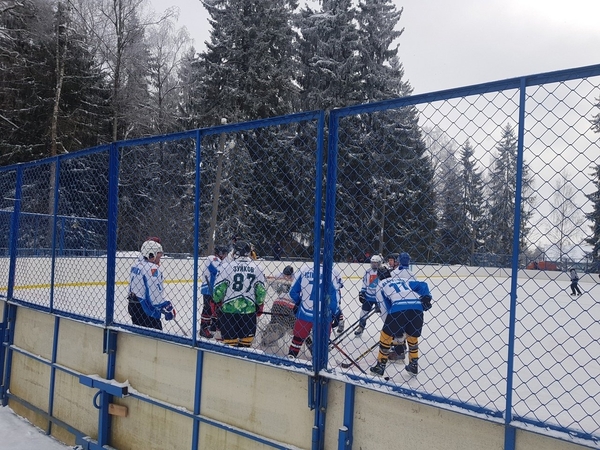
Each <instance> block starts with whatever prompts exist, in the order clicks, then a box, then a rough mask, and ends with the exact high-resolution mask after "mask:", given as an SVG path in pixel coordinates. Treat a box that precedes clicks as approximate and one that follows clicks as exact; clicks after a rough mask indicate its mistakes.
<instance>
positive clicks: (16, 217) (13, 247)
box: [6, 166, 23, 300]
mask: <svg viewBox="0 0 600 450" xmlns="http://www.w3.org/2000/svg"><path fill="white" fill-rule="evenodd" d="M22 186H23V168H22V167H21V166H18V167H17V178H16V182H15V206H14V207H13V215H12V220H11V224H10V235H9V239H8V248H9V252H8V255H9V263H8V290H7V292H6V298H7V299H8V300H12V298H13V294H14V288H15V276H16V270H17V251H18V245H17V244H18V242H19V223H20V220H21V196H22V195H23V194H22Z"/></svg>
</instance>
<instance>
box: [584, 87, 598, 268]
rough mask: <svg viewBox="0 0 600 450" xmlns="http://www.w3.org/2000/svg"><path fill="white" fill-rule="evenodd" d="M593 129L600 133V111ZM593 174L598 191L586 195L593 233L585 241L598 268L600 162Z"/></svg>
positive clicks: (595, 116)
mask: <svg viewBox="0 0 600 450" xmlns="http://www.w3.org/2000/svg"><path fill="white" fill-rule="evenodd" d="M596 107H597V108H598V109H600V98H598V99H597V103H596ZM592 130H594V131H595V132H596V133H600V112H598V113H596V114H595V115H594V116H593V118H592ZM591 176H592V182H593V183H594V185H595V186H596V191H595V192H592V193H591V194H587V195H586V197H587V198H588V200H590V201H591V202H592V211H591V212H589V213H587V214H586V215H585V217H586V218H587V219H588V220H589V221H591V222H592V225H591V226H590V229H591V232H592V233H591V236H589V237H588V238H587V239H586V240H585V242H587V243H588V244H590V245H591V246H592V251H591V252H590V254H591V256H592V261H593V262H594V263H595V265H596V269H597V268H598V263H599V262H600V164H598V165H596V167H594V169H593V173H592V174H591Z"/></svg>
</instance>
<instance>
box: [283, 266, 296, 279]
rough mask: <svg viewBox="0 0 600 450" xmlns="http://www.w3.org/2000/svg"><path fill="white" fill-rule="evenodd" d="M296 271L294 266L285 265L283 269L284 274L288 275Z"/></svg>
mask: <svg viewBox="0 0 600 450" xmlns="http://www.w3.org/2000/svg"><path fill="white" fill-rule="evenodd" d="M293 273H294V269H293V268H292V266H285V267H284V269H283V274H284V275H285V276H287V277H289V276H291V275H292V274H293Z"/></svg>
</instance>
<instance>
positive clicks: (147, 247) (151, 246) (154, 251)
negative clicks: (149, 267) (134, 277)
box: [140, 240, 163, 259]
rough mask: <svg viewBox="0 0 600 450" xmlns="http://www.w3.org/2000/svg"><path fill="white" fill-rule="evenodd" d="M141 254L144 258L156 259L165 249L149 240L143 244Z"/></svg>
mask: <svg viewBox="0 0 600 450" xmlns="http://www.w3.org/2000/svg"><path fill="white" fill-rule="evenodd" d="M140 252H141V253H142V256H143V257H144V258H146V259H150V258H154V257H155V256H156V255H158V254H159V253H163V248H162V245H160V244H159V243H158V242H156V241H152V240H148V241H146V242H144V243H143V244H142V248H141V250H140Z"/></svg>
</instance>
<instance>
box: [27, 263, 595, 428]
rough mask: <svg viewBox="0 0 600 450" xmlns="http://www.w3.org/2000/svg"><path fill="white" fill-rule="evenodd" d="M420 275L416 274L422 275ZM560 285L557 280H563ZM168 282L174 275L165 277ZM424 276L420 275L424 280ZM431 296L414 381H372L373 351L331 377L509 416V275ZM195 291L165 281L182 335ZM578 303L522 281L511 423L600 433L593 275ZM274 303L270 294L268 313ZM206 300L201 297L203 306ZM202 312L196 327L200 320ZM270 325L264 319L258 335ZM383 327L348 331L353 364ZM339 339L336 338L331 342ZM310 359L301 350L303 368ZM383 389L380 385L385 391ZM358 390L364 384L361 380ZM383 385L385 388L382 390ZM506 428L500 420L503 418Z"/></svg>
mask: <svg viewBox="0 0 600 450" xmlns="http://www.w3.org/2000/svg"><path fill="white" fill-rule="evenodd" d="M343 275H345V276H346V278H345V280H344V290H343V295H342V302H343V303H342V309H343V312H344V315H345V318H346V324H347V326H349V325H350V324H352V323H354V322H355V321H356V320H357V319H358V317H359V314H360V304H359V302H358V301H357V298H358V291H359V289H360V285H361V277H362V274H355V273H349V274H343ZM418 275H419V274H418V273H417V276H418ZM557 277H558V273H557ZM167 278H168V274H167ZM419 278H420V277H419ZM425 281H427V282H428V283H429V286H430V290H431V292H432V295H433V299H434V300H433V308H432V309H431V310H430V311H428V312H426V313H425V322H426V323H425V326H424V329H423V335H422V337H421V338H420V340H419V352H420V358H419V374H418V375H417V376H416V377H415V376H411V375H409V374H407V373H406V372H405V370H404V364H403V363H402V362H401V361H397V362H394V363H390V364H388V367H387V369H386V373H385V376H386V377H389V380H386V379H384V378H380V377H376V376H373V375H371V374H370V373H369V367H370V366H372V365H373V364H374V363H375V359H376V356H377V348H374V349H373V350H372V351H371V352H367V353H366V354H365V355H364V356H363V357H361V359H360V360H359V365H360V366H361V369H362V370H363V371H364V372H366V374H365V373H363V372H362V371H361V370H359V369H357V368H356V367H354V366H353V367H350V368H348V369H344V368H342V367H341V363H342V362H347V360H346V358H345V356H344V355H343V354H341V353H340V352H339V351H337V350H336V349H333V350H331V352H330V355H329V367H328V369H329V370H330V371H331V376H332V377H333V378H342V379H343V378H344V377H345V376H346V375H351V376H352V377H353V379H356V377H360V378H362V379H364V380H365V382H366V383H367V384H368V382H369V381H375V383H371V385H370V386H369V387H372V388H374V389H381V390H382V391H384V392H385V391H389V386H395V387H400V388H403V389H408V390H410V391H412V392H413V394H414V395H415V396H423V395H425V396H428V397H434V398H442V399H447V400H449V402H450V403H452V404H454V405H464V406H465V407H467V409H469V410H471V411H480V412H481V411H483V412H485V411H491V412H492V413H494V412H495V413H496V414H500V416H499V417H503V416H504V414H505V411H506V407H507V379H508V364H509V347H508V342H509V327H508V324H509V322H510V301H511V299H510V291H511V280H510V279H509V278H504V277H493V276H489V277H478V276H474V275H473V276H462V277H461V276H458V275H452V276H447V277H442V276H433V277H430V278H428V279H427V280H425ZM192 286H193V285H192V284H191V283H186V282H179V281H177V282H172V283H167V284H166V287H165V291H166V297H167V298H169V299H170V300H172V301H173V304H174V305H175V308H176V309H177V311H178V315H177V320H178V323H179V325H181V326H182V327H183V328H184V329H185V330H186V332H187V333H188V334H189V332H190V331H191V330H192V300H191V299H192ZM580 287H581V289H582V290H583V292H584V294H583V295H582V296H581V297H571V296H570V295H569V292H570V290H569V282H568V280H565V279H564V278H556V279H552V278H550V279H547V278H541V277H540V278H535V277H530V278H528V277H524V278H519V279H518V283H517V303H516V306H517V307H516V327H515V344H514V358H513V364H514V369H513V371H512V375H513V379H512V384H513V389H512V408H511V414H512V416H513V418H516V419H518V418H519V417H522V418H525V419H527V420H530V421H533V422H541V423H544V424H548V425H551V426H555V427H559V428H563V427H566V428H569V429H571V430H574V431H576V432H581V433H583V434H587V435H590V434H591V435H594V436H599V435H600V419H599V417H600V377H598V374H600V361H599V359H598V355H600V341H599V340H598V336H600V321H599V318H600V302H598V301H596V298H598V299H600V286H598V283H597V282H596V278H595V277H594V278H593V277H592V276H591V275H586V276H583V277H582V279H581V282H580ZM126 296H127V286H125V285H118V286H116V299H117V300H116V304H115V322H116V323H117V324H118V323H122V324H130V323H131V322H130V319H129V316H128V314H127V300H126ZM15 297H16V298H22V299H24V300H27V301H31V302H35V303H38V304H40V305H44V306H48V305H47V302H48V291H47V290H46V289H27V290H23V289H22V290H15ZM104 297H105V287H104V286H101V285H95V286H86V287H68V286H67V287H60V286H57V287H56V288H55V291H54V306H55V308H57V309H59V310H64V311H67V312H70V313H75V314H81V315H85V316H87V317H94V318H97V319H100V320H103V319H104V315H105V305H104V300H103V299H104ZM276 297H277V295H276V294H275V293H274V291H273V290H272V289H269V296H268V301H267V304H266V308H265V310H266V311H268V310H269V309H270V307H271V304H272V302H273V300H274V299H275V298H276ZM201 298H202V297H201V296H200V295H199V294H198V299H199V302H201ZM199 316H200V314H199V312H198V319H199ZM269 320H270V317H269V316H268V315H264V316H262V317H261V318H260V322H259V330H260V329H264V327H265V325H266V323H267V322H268V321H269ZM163 323H164V331H165V332H166V333H169V334H173V335H180V336H182V335H183V333H182V331H181V330H180V328H179V326H178V325H177V324H175V323H173V322H172V321H171V322H164V321H163ZM380 327H381V320H380V318H379V317H378V316H376V315H375V316H373V317H371V319H370V320H369V323H368V326H367V328H366V329H365V332H364V333H363V335H362V336H361V337H358V338H356V337H354V335H353V334H352V333H350V335H349V336H348V337H346V338H344V339H343V340H342V341H341V343H340V346H341V347H342V349H343V350H344V352H346V353H347V354H349V355H351V356H352V357H354V358H357V357H359V356H360V355H362V354H364V353H365V351H366V350H367V349H368V348H369V347H371V346H373V344H375V343H376V342H377V340H378V338H379V330H380ZM332 337H333V335H332ZM260 341H261V339H260V332H259V335H258V337H257V339H255V347H258V348H256V349H255V351H257V352H262V351H264V352H265V353H269V354H273V355H277V356H281V357H284V356H285V355H286V354H287V350H288V346H289V343H290V341H291V336H290V335H289V334H286V335H285V336H284V337H283V338H281V339H280V340H279V341H278V342H277V344H276V345H275V346H270V347H268V348H260V346H259V343H260ZM303 360H306V361H303ZM308 360H310V355H309V353H308V352H307V351H306V349H305V348H304V347H303V349H302V351H301V353H300V362H307V363H308ZM382 383H383V385H381V384H382ZM361 384H362V382H361ZM386 384H387V386H386ZM500 420H502V419H500Z"/></svg>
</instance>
